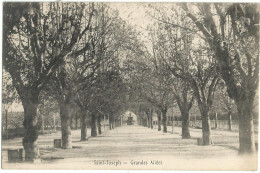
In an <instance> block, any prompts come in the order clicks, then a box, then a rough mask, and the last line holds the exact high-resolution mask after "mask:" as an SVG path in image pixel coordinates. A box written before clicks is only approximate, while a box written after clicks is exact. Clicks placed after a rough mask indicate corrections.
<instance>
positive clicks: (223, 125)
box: [168, 120, 258, 132]
mask: <svg viewBox="0 0 260 173" xmlns="http://www.w3.org/2000/svg"><path fill="white" fill-rule="evenodd" d="M173 124H174V126H182V121H173ZM231 124H232V125H231V129H232V131H238V130H239V126H238V121H237V120H232V122H231ZM168 125H172V122H171V121H169V122H168ZM210 125H211V128H212V129H215V128H216V121H215V120H211V121H210ZM190 127H193V128H200V129H201V128H202V121H201V120H197V121H190ZM217 129H221V130H229V125H228V121H227V120H218V121H217ZM254 129H255V132H258V123H257V122H254Z"/></svg>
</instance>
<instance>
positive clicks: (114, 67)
mask: <svg viewBox="0 0 260 173" xmlns="http://www.w3.org/2000/svg"><path fill="white" fill-rule="evenodd" d="M3 32H4V34H3V35H4V37H3V50H4V51H3V66H4V69H5V70H6V71H7V72H8V73H9V74H10V76H11V81H12V86H13V87H14V88H15V90H16V92H17V95H18V96H19V97H18V99H19V100H20V101H21V102H22V105H23V108H24V122H23V125H24V129H25V134H24V138H23V146H24V149H25V159H26V160H34V159H36V158H37V157H39V156H38V152H37V138H38V132H37V120H38V118H37V117H38V115H37V112H38V111H37V110H42V112H43V111H44V110H45V111H48V110H49V111H50V110H51V107H50V106H53V105H55V104H56V105H57V107H58V109H59V112H60V120H61V131H62V148H64V149H68V148H72V141H71V129H70V117H71V112H72V110H75V109H77V112H79V113H78V114H79V116H80V119H81V140H86V118H87V117H90V118H91V136H97V127H98V131H99V133H101V119H103V118H104V117H107V118H108V119H109V122H110V128H113V127H114V122H115V121H116V119H117V118H118V117H119V116H118V115H120V114H121V113H122V105H123V104H124V102H125V91H126V89H125V88H126V86H125V85H124V83H123V78H122V77H121V76H122V75H121V74H120V73H121V72H120V69H119V63H120V61H119V57H124V56H127V55H128V54H129V53H130V51H129V50H132V49H134V47H135V46H138V45H137V39H136V37H137V35H136V32H135V31H134V30H133V28H131V27H130V26H128V25H127V24H126V23H125V22H124V21H123V20H122V19H121V18H120V17H119V16H118V13H117V12H116V11H114V10H112V9H111V8H110V7H109V6H108V5H106V4H104V3H60V2H50V3H38V2H33V3H4V27H3ZM127 50H128V51H127ZM6 93H9V91H8V90H7V91H6ZM7 95H8V94H7ZM39 105H40V106H39ZM41 105H43V107H44V105H49V106H47V107H45V108H43V107H42V106H41Z"/></svg>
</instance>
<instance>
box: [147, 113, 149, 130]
mask: <svg viewBox="0 0 260 173" xmlns="http://www.w3.org/2000/svg"><path fill="white" fill-rule="evenodd" d="M147 127H148V128H150V117H149V116H148V115H147Z"/></svg>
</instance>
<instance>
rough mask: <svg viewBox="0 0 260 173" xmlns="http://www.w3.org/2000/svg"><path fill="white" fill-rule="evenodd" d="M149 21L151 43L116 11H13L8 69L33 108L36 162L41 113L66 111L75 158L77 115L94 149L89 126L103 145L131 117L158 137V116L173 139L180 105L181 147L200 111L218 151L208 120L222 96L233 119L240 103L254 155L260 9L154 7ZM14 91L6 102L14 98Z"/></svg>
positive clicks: (11, 6)
mask: <svg viewBox="0 0 260 173" xmlns="http://www.w3.org/2000/svg"><path fill="white" fill-rule="evenodd" d="M147 14H148V15H149V16H150V17H151V18H152V20H153V21H154V23H153V24H152V25H151V26H149V27H148V28H147V31H148V32H149V35H148V37H147V38H146V39H147V42H145V41H144V40H141V39H140V38H143V35H140V34H139V33H138V32H137V31H136V30H134V29H133V27H132V26H130V25H128V24H127V23H126V22H125V21H123V20H122V19H121V18H120V17H119V14H118V12H116V11H114V10H112V9H111V8H110V7H109V5H108V4H104V3H80V2H78V3H60V2H50V3H38V2H35V3H4V13H3V17H4V18H3V22H4V26H3V32H4V34H3V67H4V70H5V71H7V72H8V73H9V74H10V77H11V81H12V83H11V84H10V82H9V83H8V82H7V83H6V85H11V87H10V88H15V92H16V93H17V95H18V99H19V100H20V101H21V102H22V105H23V108H24V122H23V125H24V129H25V135H24V138H23V146H24V149H25V157H26V159H27V160H33V159H35V158H37V157H38V155H37V138H38V134H37V119H38V115H37V112H38V111H37V110H38V109H39V108H40V109H43V110H46V109H49V108H42V107H41V105H46V104H48V103H49V104H50V103H56V104H57V105H58V106H57V107H58V109H59V112H60V120H61V130H62V146H63V148H64V149H67V148H71V147H72V141H71V129H70V117H71V112H72V109H73V110H74V109H76V110H77V112H78V115H79V117H80V120H81V140H86V119H87V118H89V119H91V123H90V124H91V135H92V136H96V135H97V129H98V131H99V132H100V133H101V128H100V127H101V126H100V122H101V119H102V118H104V116H106V117H107V118H108V119H109V122H110V123H109V124H110V128H113V126H114V123H115V122H116V121H119V119H120V115H121V114H122V113H123V111H125V110H126V109H132V110H135V112H138V113H136V114H138V115H139V116H140V117H142V118H143V117H145V116H146V117H147V118H148V125H149V126H150V127H152V125H153V123H152V122H153V120H152V115H153V113H154V112H155V113H156V114H157V115H158V128H159V129H158V130H161V129H160V128H161V125H160V124H162V125H163V132H167V124H166V121H167V117H166V115H167V111H168V110H169V108H171V107H173V106H175V105H177V106H178V108H179V110H180V112H181V115H182V137H183V138H190V133H189V112H190V110H191V108H192V105H193V104H194V103H195V102H196V104H197V105H198V109H199V112H200V114H201V117H202V140H203V145H209V144H211V143H212V139H211V127H210V122H209V120H210V119H209V112H210V111H211V110H212V109H213V108H214V106H216V104H214V100H216V98H217V99H218V97H215V94H216V93H218V92H219V93H221V94H218V96H221V97H222V98H224V100H226V101H227V102H226V104H225V105H226V106H227V110H228V112H229V115H231V107H232V100H234V103H235V105H236V106H237V114H238V120H239V142H240V147H239V152H240V153H254V152H255V144H254V143H255V139H254V128H253V119H254V117H253V113H252V110H253V105H254V99H255V95H256V91H257V86H258V77H259V76H258V72H259V8H258V6H257V5H255V4H219V3H215V4H212V3H203V4H193V3H189V4H187V3H181V4H172V5H169V6H159V5H158V6H157V5H156V6H153V5H151V4H150V5H149V7H148V8H147ZM7 88H9V87H6V89H7ZM9 90H10V89H7V91H6V92H4V93H6V94H5V95H4V96H6V97H7V98H13V95H12V94H10V93H11V92H9ZM128 97H129V98H128ZM128 99H129V100H130V102H127V100H128ZM5 101H7V102H8V99H5ZM131 101H133V102H134V103H133V102H131ZM126 103H128V104H126ZM130 103H131V104H132V103H133V104H132V105H131V104H130ZM161 117H162V120H161ZM142 118H141V119H142ZM161 121H162V122H161Z"/></svg>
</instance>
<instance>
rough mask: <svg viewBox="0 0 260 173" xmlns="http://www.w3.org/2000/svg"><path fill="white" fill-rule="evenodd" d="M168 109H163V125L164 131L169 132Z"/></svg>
mask: <svg viewBox="0 0 260 173" xmlns="http://www.w3.org/2000/svg"><path fill="white" fill-rule="evenodd" d="M166 114H167V110H166V109H164V110H162V118H163V119H162V125H163V133H167V116H166Z"/></svg>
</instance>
